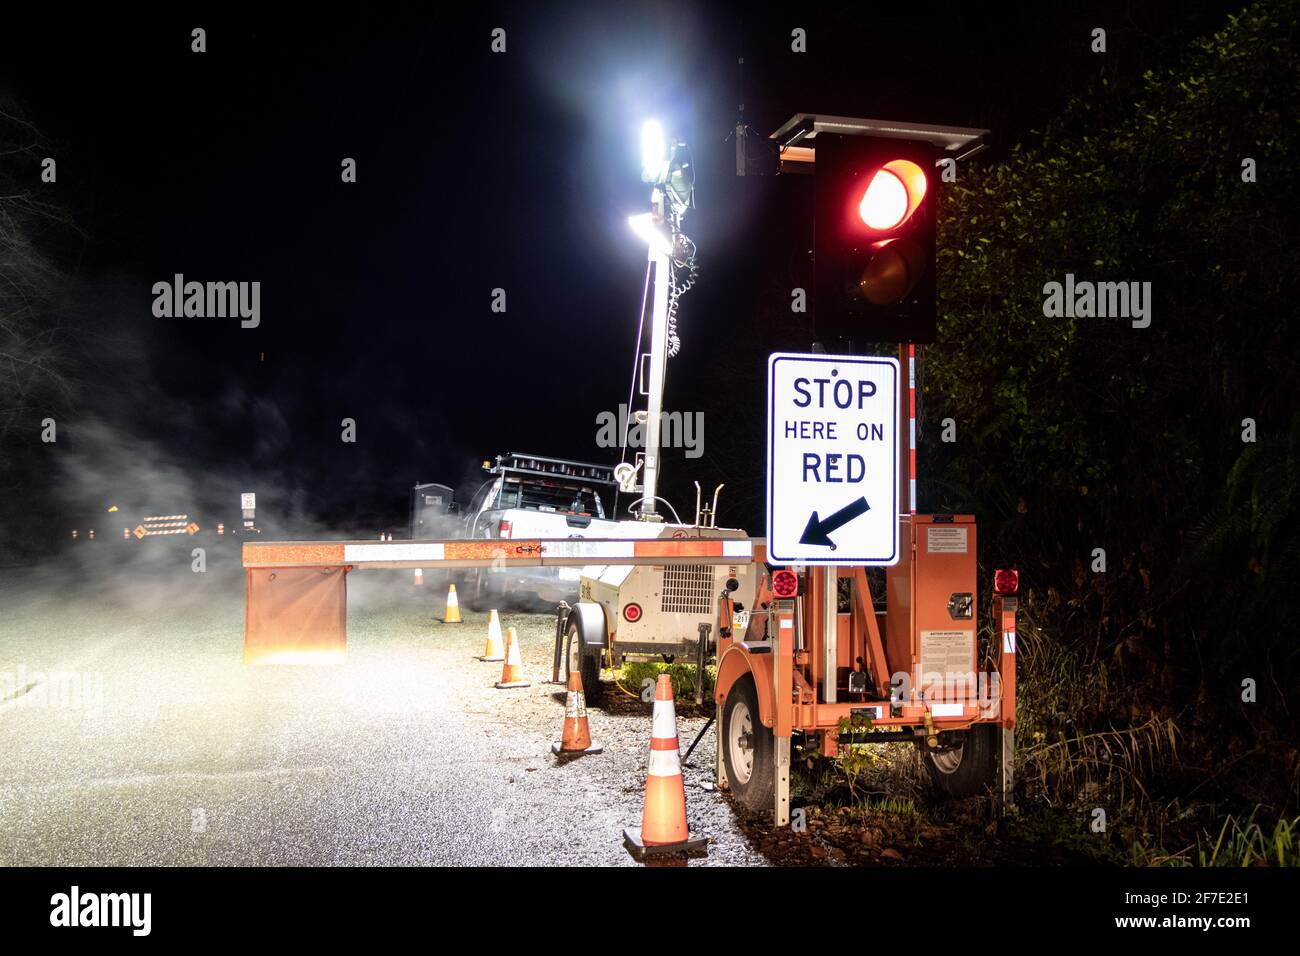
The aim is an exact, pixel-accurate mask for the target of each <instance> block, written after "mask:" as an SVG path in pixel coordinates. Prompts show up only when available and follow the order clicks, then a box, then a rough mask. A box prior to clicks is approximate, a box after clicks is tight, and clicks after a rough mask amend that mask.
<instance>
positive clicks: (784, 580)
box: [772, 568, 799, 598]
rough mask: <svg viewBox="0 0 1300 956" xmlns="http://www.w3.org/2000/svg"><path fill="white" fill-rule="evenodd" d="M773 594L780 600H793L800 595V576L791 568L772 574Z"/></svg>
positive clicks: (778, 570) (779, 569)
mask: <svg viewBox="0 0 1300 956" xmlns="http://www.w3.org/2000/svg"><path fill="white" fill-rule="evenodd" d="M772 593H773V594H774V595H775V596H777V597H779V598H792V597H795V596H797V595H798V594H799V575H797V574H795V573H794V572H793V571H791V570H790V569H789V568H778V569H777V570H775V571H773V572H772Z"/></svg>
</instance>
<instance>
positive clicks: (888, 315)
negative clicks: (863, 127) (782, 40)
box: [813, 132, 937, 351]
mask: <svg viewBox="0 0 1300 956" xmlns="http://www.w3.org/2000/svg"><path fill="white" fill-rule="evenodd" d="M816 144H817V147H816V168H815V170H814V174H813V175H814V180H815V183H814V194H815V201H814V214H815V217H816V219H815V223H814V227H813V228H814V237H815V238H814V248H813V257H814V272H815V277H816V300H815V304H816V316H815V327H816V332H817V337H818V339H819V340H821V341H822V342H823V343H827V344H829V343H833V342H835V341H837V340H848V341H851V342H854V343H855V344H861V343H866V342H933V341H934V335H935V282H934V248H935V235H934V233H935V192H936V188H935V187H936V179H937V177H936V175H935V160H936V155H937V151H936V148H935V146H934V145H932V144H931V143H929V142H924V141H917V140H906V139H894V138H888V137H881V136H844V135H836V134H833V133H828V132H822V133H820V134H818V136H817V139H816ZM832 351H833V349H832Z"/></svg>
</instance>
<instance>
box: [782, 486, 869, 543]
mask: <svg viewBox="0 0 1300 956" xmlns="http://www.w3.org/2000/svg"><path fill="white" fill-rule="evenodd" d="M870 510H871V505H869V504H867V499H866V498H858V500H857V501H851V502H849V503H848V504H847V505H845V506H844V507H843V508H841V509H840V510H839V511H837V512H835V514H833V515H831V516H830V517H829V518H827V519H826V520H825V521H823V520H821V519H820V518H818V517H817V512H815V511H814V512H813V513H812V517H810V518H809V519H808V525H807V527H805V528H804V529H803V537H802V538H800V539H799V543H800V544H815V545H820V546H821V547H828V548H830V549H831V550H832V551H834V550H835V542H834V541H832V540H831V539H830V537H829V535H830V533H831V532H832V531H838V530H839V529H840V528H842V527H844V526H845V525H846V524H848V523H849V522H850V521H852V520H853V519H854V518H856V517H858V516H859V515H864V514H866V513H867V512H868V511H870Z"/></svg>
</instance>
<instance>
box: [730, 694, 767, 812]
mask: <svg viewBox="0 0 1300 956" xmlns="http://www.w3.org/2000/svg"><path fill="white" fill-rule="evenodd" d="M718 746H719V747H721V748H722V760H723V764H724V766H725V767H726V771H727V784H728V785H729V786H730V788H731V793H732V796H734V797H735V798H736V800H737V801H738V802H739V803H740V804H741V805H742V806H744V807H745V808H746V809H747V810H751V811H753V812H755V813H761V812H763V811H764V810H771V809H772V799H773V794H774V793H775V790H776V776H775V775H776V745H775V741H774V739H773V737H772V731H771V729H770V728H768V727H764V726H763V723H762V721H761V720H760V719H759V716H758V690H757V688H756V687H755V685H754V677H753V675H751V674H746V675H745V676H744V677H741V678H740V679H739V680H737V681H736V682H735V683H734V684H732V685H731V689H730V690H729V691H727V702H726V704H725V705H724V706H723V708H722V726H721V727H720V728H718Z"/></svg>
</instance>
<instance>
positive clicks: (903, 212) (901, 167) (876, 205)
mask: <svg viewBox="0 0 1300 956" xmlns="http://www.w3.org/2000/svg"><path fill="white" fill-rule="evenodd" d="M926 187H927V181H926V178H925V171H924V170H922V169H921V167H920V166H918V165H916V163H914V162H912V161H910V160H907V159H894V160H890V161H889V162H888V163H885V165H883V166H881V167H880V168H879V169H877V170H876V173H875V175H874V176H872V177H871V182H869V183H868V184H867V188H866V191H865V192H864V193H863V194H862V199H861V200H860V201H859V202H858V216H859V217H861V219H862V221H863V223H865V224H866V226H867V228H868V229H875V230H877V231H881V232H883V231H885V230H887V229H895V228H897V227H898V226H901V225H902V224H903V223H904V222H906V221H907V220H908V218H909V217H910V216H911V215H912V213H914V212H916V207H917V206H919V205H921V200H922V199H924V198H925V191H926Z"/></svg>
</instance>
